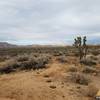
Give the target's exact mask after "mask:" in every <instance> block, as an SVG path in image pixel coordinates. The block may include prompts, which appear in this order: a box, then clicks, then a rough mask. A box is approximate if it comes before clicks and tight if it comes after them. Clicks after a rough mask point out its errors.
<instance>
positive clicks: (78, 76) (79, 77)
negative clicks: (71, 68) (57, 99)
mask: <svg viewBox="0 0 100 100" xmlns="http://www.w3.org/2000/svg"><path fill="white" fill-rule="evenodd" d="M69 79H70V80H71V81H72V82H74V83H77V84H80V85H88V84H89V82H90V80H89V78H87V77H86V76H85V75H83V74H82V73H77V72H75V73H71V75H70V77H69Z"/></svg>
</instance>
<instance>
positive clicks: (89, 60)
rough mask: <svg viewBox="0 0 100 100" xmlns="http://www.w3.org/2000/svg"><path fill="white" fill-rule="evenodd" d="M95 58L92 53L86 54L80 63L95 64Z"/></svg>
mask: <svg viewBox="0 0 100 100" xmlns="http://www.w3.org/2000/svg"><path fill="white" fill-rule="evenodd" d="M96 61H97V58H96V57H95V56H93V55H87V56H86V59H82V60H81V61H80V63H82V64H84V65H89V66H92V65H96V64H97V62H96Z"/></svg>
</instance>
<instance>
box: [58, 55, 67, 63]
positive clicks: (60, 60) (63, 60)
mask: <svg viewBox="0 0 100 100" xmlns="http://www.w3.org/2000/svg"><path fill="white" fill-rule="evenodd" d="M57 60H58V61H59V62H61V63H67V62H68V61H67V59H66V56H59V57H58V58H57Z"/></svg>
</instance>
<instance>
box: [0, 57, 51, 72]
mask: <svg viewBox="0 0 100 100" xmlns="http://www.w3.org/2000/svg"><path fill="white" fill-rule="evenodd" d="M49 60H50V57H49V56H48V55H47V56H46V55H40V56H39V57H34V56H29V57H28V56H27V59H26V58H24V56H22V57H17V58H16V57H15V58H14V59H13V60H9V61H8V62H7V63H5V65H4V66H3V67H2V68H0V72H1V73H10V72H14V71H17V70H30V69H40V68H45V67H46V64H48V62H49Z"/></svg>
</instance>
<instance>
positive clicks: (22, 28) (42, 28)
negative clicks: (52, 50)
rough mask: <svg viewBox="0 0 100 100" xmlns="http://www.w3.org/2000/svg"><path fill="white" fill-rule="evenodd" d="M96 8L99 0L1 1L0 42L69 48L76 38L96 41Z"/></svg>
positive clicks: (98, 18)
mask: <svg viewBox="0 0 100 100" xmlns="http://www.w3.org/2000/svg"><path fill="white" fill-rule="evenodd" d="M99 4H100V0H95V1H94V0H84V1H80V0H2V1H0V41H11V42H12V41H14V42H15V43H18V44H20V43H22V44H27V43H41V44H42V43H66V44H67V43H69V44H70V43H72V41H73V38H74V37H75V36H77V35H87V37H88V38H89V39H93V38H95V41H96V38H97V37H98V38H97V39H100V28H99V26H100V13H99V12H100V5H99ZM51 41H52V42H51Z"/></svg>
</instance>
